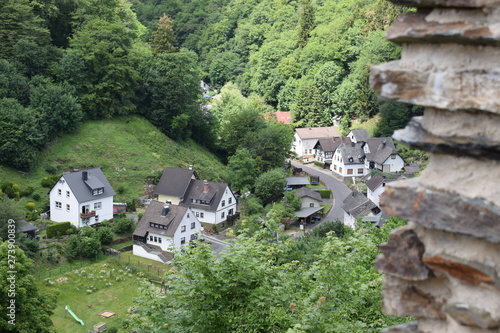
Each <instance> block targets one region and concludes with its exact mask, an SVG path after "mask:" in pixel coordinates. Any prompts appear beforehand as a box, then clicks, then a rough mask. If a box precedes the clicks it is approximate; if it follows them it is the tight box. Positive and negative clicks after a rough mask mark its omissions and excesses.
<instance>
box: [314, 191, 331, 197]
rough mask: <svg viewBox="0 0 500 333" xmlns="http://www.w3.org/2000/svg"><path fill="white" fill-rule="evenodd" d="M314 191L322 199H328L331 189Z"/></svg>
mask: <svg viewBox="0 0 500 333" xmlns="http://www.w3.org/2000/svg"><path fill="white" fill-rule="evenodd" d="M316 192H318V193H319V194H320V195H321V198H323V199H330V198H331V197H332V191H331V190H316Z"/></svg>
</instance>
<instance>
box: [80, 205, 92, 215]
mask: <svg viewBox="0 0 500 333" xmlns="http://www.w3.org/2000/svg"><path fill="white" fill-rule="evenodd" d="M89 211H90V205H85V206H82V214H88V213H89Z"/></svg>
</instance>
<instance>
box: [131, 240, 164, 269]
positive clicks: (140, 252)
mask: <svg viewBox="0 0 500 333" xmlns="http://www.w3.org/2000/svg"><path fill="white" fill-rule="evenodd" d="M132 253H133V254H134V255H135V256H139V257H143V258H146V259H151V260H155V261H159V262H161V263H162V264H163V263H164V262H163V260H161V259H160V258H159V257H158V256H157V255H156V254H154V253H150V252H148V251H146V250H145V249H143V248H142V246H140V245H135V244H134V245H133V246H132Z"/></svg>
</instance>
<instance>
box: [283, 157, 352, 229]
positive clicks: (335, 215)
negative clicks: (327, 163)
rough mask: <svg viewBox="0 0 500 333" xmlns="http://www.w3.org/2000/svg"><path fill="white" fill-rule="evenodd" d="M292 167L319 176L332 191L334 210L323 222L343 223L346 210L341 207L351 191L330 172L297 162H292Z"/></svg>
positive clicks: (331, 210)
mask: <svg viewBox="0 0 500 333" xmlns="http://www.w3.org/2000/svg"><path fill="white" fill-rule="evenodd" d="M292 166H294V167H296V168H302V170H304V171H305V172H307V173H309V174H311V175H313V176H319V179H320V180H321V181H323V182H324V183H325V185H326V187H327V188H328V189H330V190H331V191H332V196H333V208H332V209H330V212H329V213H328V215H327V216H325V217H324V218H323V220H322V221H335V220H337V219H339V220H340V221H342V222H343V221H344V210H343V209H342V207H340V206H341V205H342V201H343V200H344V199H345V198H346V197H347V196H348V195H349V194H350V193H351V190H350V189H349V188H348V187H347V186H346V185H344V183H343V182H342V181H340V180H337V179H336V178H335V176H333V175H332V171H330V170H326V169H323V168H320V167H318V166H317V165H314V164H301V163H299V162H297V161H292Z"/></svg>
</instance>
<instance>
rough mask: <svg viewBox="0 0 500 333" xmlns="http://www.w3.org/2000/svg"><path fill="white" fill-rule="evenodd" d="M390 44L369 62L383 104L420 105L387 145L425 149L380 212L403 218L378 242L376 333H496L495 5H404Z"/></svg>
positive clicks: (499, 165)
mask: <svg viewBox="0 0 500 333" xmlns="http://www.w3.org/2000/svg"><path fill="white" fill-rule="evenodd" d="M393 2H394V3H396V4H398V5H404V6H408V7H415V8H416V11H415V12H410V13H407V14H403V15H402V16H400V17H399V18H398V19H397V20H396V21H395V22H394V24H393V25H392V27H391V28H390V29H389V31H388V32H387V38H388V39H389V40H391V41H393V42H395V43H398V44H400V45H402V47H403V50H402V55H401V59H400V60H398V61H393V62H389V63H386V64H382V65H378V66H374V67H372V74H371V78H370V81H371V85H372V87H373V88H374V89H375V90H377V91H379V94H380V96H381V97H382V98H385V99H390V100H397V101H401V102H406V103H412V104H417V105H422V106H424V107H425V112H424V116H423V117H416V118H414V119H413V120H412V121H411V122H410V123H409V124H408V126H407V127H406V128H405V129H403V130H399V131H396V133H395V134H394V138H395V139H397V140H399V141H402V142H405V143H407V144H409V145H411V146H413V147H415V148H419V149H422V150H425V151H427V152H428V153H429V159H430V160H429V165H428V166H427V168H426V169H425V170H424V171H423V172H422V174H421V176H420V177H418V178H414V179H410V180H404V181H398V182H393V183H391V184H390V185H388V188H387V190H386V191H385V193H384V195H383V197H382V198H381V206H382V209H384V210H385V211H386V212H387V213H388V214H390V215H394V216H399V217H401V218H404V219H406V220H408V221H409V222H408V225H407V226H405V227H403V228H400V229H397V230H395V231H394V232H393V233H392V234H391V235H390V238H389V241H388V243H386V244H383V245H381V246H380V249H381V255H380V256H379V257H378V258H377V261H376V264H375V267H376V268H377V269H378V270H379V271H381V272H383V273H385V274H386V277H385V282H384V292H383V311H384V312H386V313H387V314H391V315H396V316H414V317H417V318H418V320H417V321H416V322H413V323H410V324H405V325H398V326H395V327H392V328H388V329H386V330H384V331H383V332H384V333H395V332H400V333H410V332H419V333H431V332H432V333H436V332H443V333H471V332H478V333H483V332H484V333H486V332H488V333H491V332H500V1H498V0H434V1H432V0H400V1H397V0H395V1H393Z"/></svg>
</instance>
